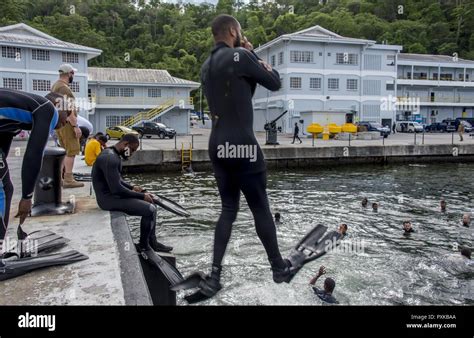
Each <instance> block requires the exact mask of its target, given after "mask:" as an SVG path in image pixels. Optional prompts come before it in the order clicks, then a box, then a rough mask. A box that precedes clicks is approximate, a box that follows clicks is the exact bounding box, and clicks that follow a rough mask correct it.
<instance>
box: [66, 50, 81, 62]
mask: <svg viewBox="0 0 474 338" xmlns="http://www.w3.org/2000/svg"><path fill="white" fill-rule="evenodd" d="M63 62H67V63H79V54H78V53H71V52H63Z"/></svg>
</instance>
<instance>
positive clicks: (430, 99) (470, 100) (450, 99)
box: [398, 96, 474, 103]
mask: <svg viewBox="0 0 474 338" xmlns="http://www.w3.org/2000/svg"><path fill="white" fill-rule="evenodd" d="M413 100H419V101H420V102H439V103H474V97H462V96H458V97H446V96H444V97H443V96H441V97H436V96H435V97H430V96H409V97H407V96H398V102H400V103H403V102H413Z"/></svg>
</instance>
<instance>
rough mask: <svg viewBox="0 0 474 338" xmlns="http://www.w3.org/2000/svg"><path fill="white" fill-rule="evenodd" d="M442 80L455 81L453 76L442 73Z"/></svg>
mask: <svg viewBox="0 0 474 338" xmlns="http://www.w3.org/2000/svg"><path fill="white" fill-rule="evenodd" d="M440 79H441V81H452V80H453V74H450V73H441V76H440Z"/></svg>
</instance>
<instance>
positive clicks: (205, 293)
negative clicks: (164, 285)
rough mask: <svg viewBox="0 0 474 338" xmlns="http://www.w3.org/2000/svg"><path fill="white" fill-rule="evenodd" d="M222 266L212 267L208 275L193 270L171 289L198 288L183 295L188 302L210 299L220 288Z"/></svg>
mask: <svg viewBox="0 0 474 338" xmlns="http://www.w3.org/2000/svg"><path fill="white" fill-rule="evenodd" d="M221 270H222V268H221V267H220V266H214V265H213V267H212V272H211V274H210V275H206V274H205V273H204V272H200V271H198V272H194V273H192V274H191V275H189V276H188V277H187V278H186V279H184V280H183V281H182V282H181V283H178V284H176V285H174V286H172V287H171V290H172V291H179V290H188V289H194V288H198V290H197V291H195V292H194V293H192V294H189V295H187V296H184V299H185V300H186V301H187V302H188V303H189V304H194V303H198V302H202V301H204V300H207V299H210V298H212V297H214V296H215V295H216V293H218V292H219V291H220V290H221V289H222V285H221V283H220V274H221Z"/></svg>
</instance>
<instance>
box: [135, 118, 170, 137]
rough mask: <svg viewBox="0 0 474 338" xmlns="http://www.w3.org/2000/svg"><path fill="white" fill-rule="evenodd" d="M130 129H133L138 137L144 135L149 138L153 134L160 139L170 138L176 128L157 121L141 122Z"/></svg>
mask: <svg viewBox="0 0 474 338" xmlns="http://www.w3.org/2000/svg"><path fill="white" fill-rule="evenodd" d="M132 129H133V130H135V131H136V132H137V133H138V134H139V135H140V137H143V136H145V137H146V138H151V137H152V136H153V135H156V136H158V137H159V138H161V139H164V138H165V137H168V138H170V139H172V138H173V137H175V135H176V130H174V129H172V128H168V127H167V126H165V125H164V124H163V123H157V122H143V123H142V124H140V125H138V126H135V127H133V128H132Z"/></svg>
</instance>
